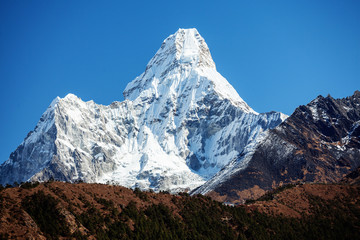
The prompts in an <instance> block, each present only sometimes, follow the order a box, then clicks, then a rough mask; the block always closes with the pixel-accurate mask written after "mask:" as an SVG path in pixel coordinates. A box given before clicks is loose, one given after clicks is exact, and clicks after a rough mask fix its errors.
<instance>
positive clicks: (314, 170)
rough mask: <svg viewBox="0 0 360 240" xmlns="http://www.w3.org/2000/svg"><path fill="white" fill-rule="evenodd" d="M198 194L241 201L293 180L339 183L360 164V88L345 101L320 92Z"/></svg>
mask: <svg viewBox="0 0 360 240" xmlns="http://www.w3.org/2000/svg"><path fill="white" fill-rule="evenodd" d="M254 145H255V146H254V147H252V148H248V149H247V148H245V151H244V152H243V154H242V157H241V158H240V159H237V160H235V161H232V162H230V164H229V165H227V166H226V167H225V168H224V169H223V170H221V171H220V172H218V173H217V175H216V176H215V177H214V178H212V179H211V180H209V181H208V182H207V183H205V184H204V185H203V186H201V187H200V188H199V189H197V190H196V191H195V193H202V194H209V195H211V196H213V197H215V198H218V199H221V200H223V201H233V202H237V201H240V200H242V199H246V198H254V197H257V196H259V195H261V194H262V193H263V192H264V190H269V189H271V188H273V187H276V186H279V185H281V184H284V183H293V182H298V181H300V182H322V183H330V182H338V181H339V180H341V179H342V178H343V177H344V176H345V175H346V174H348V173H350V172H351V171H353V170H355V169H356V168H357V167H358V166H359V165H360V92H359V91H356V92H355V93H354V95H353V96H350V97H347V98H344V99H334V98H332V97H331V96H327V97H322V96H319V97H317V98H316V99H315V100H313V101H312V102H310V103H309V104H308V105H306V106H300V107H298V108H297V109H296V110H295V112H294V113H293V114H292V115H291V116H290V117H289V118H287V119H286V120H285V121H284V122H283V123H282V124H280V125H279V126H278V127H276V128H275V129H272V130H269V131H267V132H266V133H264V134H262V136H261V137H259V138H258V140H257V142H256V143H254Z"/></svg>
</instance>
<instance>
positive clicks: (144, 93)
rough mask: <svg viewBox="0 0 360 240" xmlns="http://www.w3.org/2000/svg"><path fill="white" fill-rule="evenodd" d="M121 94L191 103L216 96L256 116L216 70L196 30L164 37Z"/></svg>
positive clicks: (182, 30)
mask: <svg viewBox="0 0 360 240" xmlns="http://www.w3.org/2000/svg"><path fill="white" fill-rule="evenodd" d="M123 94H124V97H125V99H129V100H131V101H134V100H135V99H141V101H143V100H144V99H149V100H151V101H152V100H154V99H158V98H159V97H161V96H163V95H164V94H166V95H168V96H171V98H173V99H176V98H178V97H179V96H181V98H183V99H184V98H191V99H190V100H189V101H190V102H199V101H202V99H203V98H204V97H205V96H206V95H213V94H215V95H217V96H218V97H219V98H220V99H223V100H225V99H227V100H229V101H230V102H231V103H232V104H233V105H235V106H237V107H240V108H241V109H242V110H243V111H244V112H247V113H249V112H251V113H255V114H257V113H256V112H255V111H254V110H252V109H251V108H250V107H249V106H248V105H247V104H246V102H245V101H244V100H243V99H242V98H241V97H240V96H239V94H238V93H237V92H236V90H235V89H234V88H233V87H232V86H231V85H230V84H229V82H228V81H227V80H226V79H225V78H224V77H223V76H221V74H219V73H218V72H217V71H216V67H215V63H214V61H213V60H212V57H211V54H210V51H209V48H208V46H207V44H206V42H205V40H204V39H203V38H202V37H201V36H200V34H199V33H198V31H197V30H196V29H195V28H192V29H181V28H180V29H179V30H178V31H177V32H176V33H174V34H172V35H170V36H169V37H168V38H166V39H165V40H164V42H163V44H162V45H161V47H160V49H159V50H158V51H157V53H156V54H155V56H154V57H153V58H152V59H151V60H150V61H149V63H148V65H147V67H146V69H145V72H144V73H143V74H141V75H140V76H138V77H137V78H136V79H135V80H133V81H132V82H130V83H129V84H128V85H127V86H126V89H125V91H124V93H123ZM184 101H187V100H184Z"/></svg>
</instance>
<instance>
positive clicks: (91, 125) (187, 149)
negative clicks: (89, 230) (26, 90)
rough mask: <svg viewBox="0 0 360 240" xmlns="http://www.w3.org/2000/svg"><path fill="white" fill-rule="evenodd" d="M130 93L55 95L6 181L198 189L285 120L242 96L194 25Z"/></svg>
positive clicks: (2, 171) (168, 42)
mask: <svg viewBox="0 0 360 240" xmlns="http://www.w3.org/2000/svg"><path fill="white" fill-rule="evenodd" d="M124 96H125V101H123V102H113V103H112V104H110V105H109V106H105V105H100V104H96V103H95V102H94V101H86V102H85V101H83V100H82V99H81V98H79V97H77V96H75V95H74V94H68V95H67V96H65V97H64V98H59V97H57V98H56V99H55V100H54V101H53V102H52V104H51V105H50V107H49V108H48V109H47V110H46V111H45V113H44V114H43V115H42V117H41V119H40V121H39V122H38V124H37V126H36V127H35V129H34V131H32V132H30V133H29V135H28V137H27V138H26V139H25V141H24V142H23V143H22V144H21V145H20V146H19V147H18V148H17V150H15V152H14V153H13V154H11V156H10V158H9V159H8V161H6V163H5V164H4V166H2V167H0V184H1V183H9V182H10V183H12V182H14V181H18V182H21V181H27V180H29V179H30V180H34V181H44V180H47V179H49V178H54V179H59V180H64V181H71V182H73V181H76V180H79V179H81V180H84V181H86V182H101V183H106V182H110V183H115V184H121V185H124V186H128V187H140V188H142V189H148V188H152V189H155V190H169V189H170V190H172V191H180V190H184V189H193V188H195V187H198V186H199V185H201V184H202V183H204V181H206V180H208V179H209V178H210V177H212V176H213V175H214V174H215V173H216V172H217V171H219V170H220V169H222V168H223V167H224V166H225V165H227V164H228V163H229V162H231V161H233V160H234V159H235V160H236V159H238V158H239V157H240V155H241V153H242V152H243V150H244V148H245V147H246V146H247V145H248V144H250V143H251V142H253V141H254V140H255V139H256V138H257V136H258V135H259V134H260V133H262V132H263V131H265V130H266V129H268V128H273V127H276V126H277V125H278V124H279V123H280V122H282V120H283V119H282V116H281V114H279V113H275V112H270V113H265V114H257V113H256V112H254V111H253V110H252V109H251V108H250V107H249V106H248V105H247V104H246V102H244V101H243V100H242V99H241V97H240V96H239V95H238V93H237V92H236V90H235V89H234V88H233V87H232V86H231V85H230V84H229V83H228V81H227V80H226V79H225V78H224V77H222V76H221V75H220V73H218V72H217V71H216V68H215V63H214V62H213V60H212V58H211V54H210V51H209V49H208V46H207V44H206V43H205V41H204V39H203V38H202V37H201V36H200V34H199V33H198V31H197V30H196V29H179V30H178V31H177V32H176V33H175V34H173V35H171V36H169V37H168V38H166V39H165V41H164V42H163V44H162V46H161V48H160V49H159V50H158V51H157V53H156V54H155V56H154V57H153V58H152V59H151V60H150V62H149V63H148V65H147V67H146V69H145V72H144V73H142V74H141V75H140V76H139V77H137V78H136V79H135V80H133V81H132V82H130V83H129V84H128V85H127V87H126V89H125V91H124ZM24 166H26V167H24ZM9 173H11V174H9Z"/></svg>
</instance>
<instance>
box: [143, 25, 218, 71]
mask: <svg viewBox="0 0 360 240" xmlns="http://www.w3.org/2000/svg"><path fill="white" fill-rule="evenodd" d="M178 65H182V66H190V67H209V68H214V69H215V63H214V61H213V60H212V57H211V54H210V51H209V48H208V46H207V44H206V42H205V40H204V39H203V38H202V37H201V36H200V34H199V32H198V31H197V30H196V29H195V28H192V29H182V28H180V29H179V30H178V31H177V32H176V33H174V34H172V35H170V36H169V37H167V38H166V39H165V40H164V42H163V43H162V45H161V47H160V49H159V50H158V51H157V52H156V54H155V56H154V57H153V58H152V59H151V60H150V61H149V63H148V65H147V68H146V69H150V68H156V70H157V71H156V72H157V73H158V74H159V75H161V74H164V73H165V74H166V71H167V70H168V69H169V67H170V68H172V67H175V66H178Z"/></svg>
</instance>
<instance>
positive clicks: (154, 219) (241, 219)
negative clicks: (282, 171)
mask: <svg viewBox="0 0 360 240" xmlns="http://www.w3.org/2000/svg"><path fill="white" fill-rule="evenodd" d="M359 193H360V188H359V186H358V185H357V186H350V185H324V184H321V185H320V184H319V185H318V184H304V185H298V186H296V187H293V188H291V189H286V190H285V191H282V192H279V193H276V194H274V199H272V200H271V199H268V200H267V201H257V202H255V203H254V204H250V205H241V206H236V207H230V206H226V204H222V203H220V202H216V201H212V200H211V199H210V198H208V197H205V196H202V195H197V196H193V197H190V196H189V195H188V194H183V193H182V194H179V195H171V194H168V193H157V194H156V193H150V192H141V191H139V190H138V189H135V190H134V191H132V190H130V189H127V188H124V187H120V186H110V185H103V184H85V183H79V184H69V183H63V182H47V183H42V184H36V183H34V184H29V183H27V184H24V185H22V186H20V187H13V188H6V189H1V188H0V239H58V238H60V239H227V240H228V239H296V240H298V239H323V238H326V239H357V238H358V236H359V232H360V223H359V220H360V214H359V212H360V206H359V200H360V194H359ZM257 210H258V211H257Z"/></svg>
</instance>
